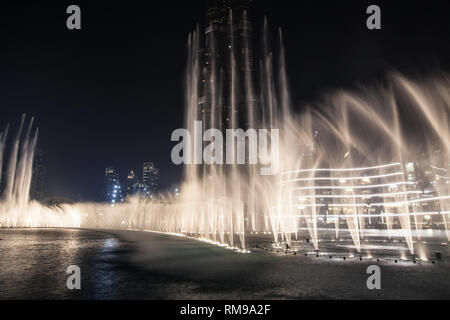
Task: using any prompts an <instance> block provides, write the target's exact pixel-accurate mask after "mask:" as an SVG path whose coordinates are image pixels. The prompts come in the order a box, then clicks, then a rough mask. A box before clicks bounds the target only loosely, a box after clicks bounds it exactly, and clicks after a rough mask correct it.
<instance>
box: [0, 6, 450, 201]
mask: <svg viewBox="0 0 450 320" xmlns="http://www.w3.org/2000/svg"><path fill="white" fill-rule="evenodd" d="M71 4H77V5H79V6H80V7H81V10H82V30H81V31H70V30H68V29H67V28H66V19H67V17H68V15H67V14H66V8H67V7H68V6H69V5H71ZM370 4H378V5H379V6H380V7H381V10H382V30H376V31H370V30H368V29H367V28H366V19H367V15H366V13H365V11H366V8H367V6H368V5H370ZM264 15H266V16H267V17H268V19H269V23H270V25H271V26H272V30H274V31H275V30H276V28H277V27H278V26H280V27H281V28H282V29H283V33H284V38H285V47H286V56H287V64H288V76H289V79H290V86H291V89H292V90H291V91H292V98H293V100H294V101H295V102H296V105H297V106H300V105H301V104H302V103H303V102H306V101H315V100H318V99H320V97H321V96H322V94H323V93H325V92H328V91H329V90H335V89H338V88H354V87H355V86H358V85H359V84H371V83H377V82H379V81H382V80H383V79H384V77H385V76H386V74H387V72H389V71H390V70H398V71H400V72H403V73H405V74H407V75H410V76H413V77H416V78H417V77H418V78H420V77H424V76H427V75H431V74H442V73H444V72H448V71H449V69H450V45H449V42H450V41H449V34H450V26H449V25H450V18H449V17H450V2H449V1H398V0H397V1H361V0H360V1H349V0H346V1H292V0H277V1H270V0H256V1H255V10H254V21H255V24H256V26H255V31H256V35H258V36H259V35H260V34H261V22H262V20H263V16H264ZM204 20H205V2H204V1H203V0H190V1H167V0H166V1H146V2H144V1H131V0H129V1H126V2H122V3H120V5H119V4H116V3H115V2H107V1H71V2H67V1H59V3H58V4H50V3H47V2H45V1H41V3H40V4H36V3H33V4H24V3H22V4H15V5H12V4H3V3H2V4H1V5H0V41H1V50H0V127H1V128H3V127H5V126H6V124H7V123H8V122H9V123H11V124H12V125H15V126H16V125H17V122H18V121H19V118H20V114H22V113H27V114H28V115H29V116H34V117H36V122H37V124H38V126H39V129H40V139H39V148H40V149H42V150H43V152H44V155H45V163H46V166H47V177H46V185H45V193H46V195H47V196H63V197H68V198H71V199H74V200H101V197H102V191H103V178H104V176H103V174H104V169H105V167H107V166H111V165H113V166H116V167H117V168H118V169H119V170H120V172H121V175H122V177H125V175H126V174H127V173H128V171H129V169H135V170H137V172H138V173H139V174H141V171H142V168H141V167H142V163H143V162H144V161H153V162H154V163H155V164H156V165H157V166H158V167H159V168H160V169H161V187H162V188H167V187H169V186H171V185H173V184H175V183H178V182H180V181H181V177H182V168H181V167H176V166H174V165H173V164H172V163H171V160H170V151H171V148H172V147H173V145H174V144H173V143H172V142H171V141H170V135H171V133H172V131H173V130H175V129H177V128H180V127H182V126H183V109H184V72H185V65H186V59H187V48H186V43H187V37H188V34H189V32H190V31H191V30H193V29H194V28H195V25H196V23H200V24H203V23H204ZM256 52H257V48H255V53H256Z"/></svg>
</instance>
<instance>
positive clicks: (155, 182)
mask: <svg viewBox="0 0 450 320" xmlns="http://www.w3.org/2000/svg"><path fill="white" fill-rule="evenodd" d="M142 183H143V184H144V185H145V186H147V187H148V190H149V191H150V193H151V194H152V195H154V194H156V193H157V192H158V187H159V169H158V168H157V167H156V166H155V164H154V163H153V162H144V167H143V170H142Z"/></svg>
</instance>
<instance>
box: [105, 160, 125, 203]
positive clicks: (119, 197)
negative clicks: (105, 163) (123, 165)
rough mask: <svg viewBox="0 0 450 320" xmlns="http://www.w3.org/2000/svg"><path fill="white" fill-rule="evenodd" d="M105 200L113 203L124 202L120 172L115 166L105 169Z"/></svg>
mask: <svg viewBox="0 0 450 320" xmlns="http://www.w3.org/2000/svg"><path fill="white" fill-rule="evenodd" d="M105 186H106V190H105V200H106V201H107V202H108V203H110V204H111V205H115V204H117V203H121V202H123V194H122V186H121V184H120V175H119V172H118V171H117V170H116V169H115V168H114V167H108V168H106V170H105Z"/></svg>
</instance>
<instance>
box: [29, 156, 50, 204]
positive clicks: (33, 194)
mask: <svg viewBox="0 0 450 320" xmlns="http://www.w3.org/2000/svg"><path fill="white" fill-rule="evenodd" d="M46 171H47V167H46V166H45V164H44V154H43V152H42V150H40V149H38V150H37V151H36V154H35V156H34V159H33V176H32V178H31V185H30V199H33V200H37V201H42V199H43V198H44V183H45V174H46Z"/></svg>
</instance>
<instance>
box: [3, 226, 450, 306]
mask: <svg viewBox="0 0 450 320" xmlns="http://www.w3.org/2000/svg"><path fill="white" fill-rule="evenodd" d="M324 232H326V231H325V230H322V231H321V233H320V235H322V233H324ZM0 239H1V240H0V299H318V298H319V299H321V298H324V299H355V298H357V299H361V298H362V299H380V298H381V299H398V298H405V299H409V298H411V299H417V298H419V299H420V298H434V299H448V298H450V291H449V289H448V288H450V277H449V275H448V266H449V263H448V256H449V252H448V247H447V246H443V245H440V244H430V243H428V244H427V245H426V248H433V249H432V251H434V250H436V249H435V248H437V247H435V246H439V248H440V250H441V251H442V254H443V259H442V261H439V262H438V263H436V264H435V265H432V264H431V262H425V261H420V262H418V263H417V264H413V263H412V262H411V261H409V262H408V261H404V262H402V263H399V264H398V265H395V266H393V264H392V263H387V262H386V261H385V259H382V262H381V267H382V274H383V290H381V291H380V292H375V291H376V290H373V291H369V290H367V287H366V280H367V274H366V270H365V268H364V267H363V266H367V265H370V264H374V263H376V262H375V258H376V257H378V252H380V253H381V252H382V255H383V256H386V255H388V254H389V251H392V252H394V251H395V256H396V257H398V256H399V254H400V252H399V250H398V248H395V250H394V248H390V247H389V246H395V247H397V246H398V247H399V248H401V247H403V248H405V249H406V248H407V246H406V244H404V243H402V244H400V243H398V245H397V244H396V245H392V244H389V243H383V242H382V243H380V244H379V245H380V249H378V248H371V250H370V254H373V255H374V258H373V259H372V261H363V262H360V261H359V259H356V258H355V259H350V257H349V259H347V260H346V261H342V260H340V261H338V259H334V258H333V259H332V260H330V259H328V258H326V257H323V256H321V257H320V258H318V259H316V258H311V257H304V255H303V254H298V255H296V256H294V255H293V254H289V255H285V254H284V250H283V252H280V253H276V252H270V251H269V252H266V251H264V252H261V250H260V251H259V252H258V251H256V250H254V251H253V253H252V254H246V255H243V254H238V253H235V252H233V251H230V250H224V249H222V248H219V247H216V246H210V245H208V244H205V243H202V242H198V241H195V240H191V239H181V238H179V237H170V236H167V235H163V234H155V233H147V232H131V231H116V233H115V234H109V233H104V232H99V231H87V230H66V229H27V230H20V229H9V230H5V229H0ZM262 240H264V239H263V238H261V237H255V239H254V241H256V242H258V243H259V244H262V243H261V242H262ZM427 241H428V240H427ZM267 243H268V244H270V243H271V242H270V241H268V242H267ZM297 245H299V246H303V243H298V244H297ZM306 245H307V246H308V248H309V249H308V250H311V245H310V244H305V246H306ZM321 245H322V247H323V248H324V250H327V251H330V252H331V250H336V248H341V249H340V250H343V251H344V252H347V251H348V248H344V247H340V246H336V245H332V244H331V243H327V242H323V243H321ZM339 245H344V246H345V245H347V246H349V247H351V240H349V241H347V242H345V241H344V242H340V243H339ZM430 245H431V246H430ZM385 246H387V248H386V247H385ZM381 247H384V248H383V249H381ZM424 248H425V247H424ZM443 249H445V250H443ZM428 250H430V249H428ZM321 253H322V252H321ZM368 253H369V252H367V254H368ZM339 254H342V252H340V253H339ZM375 255H377V256H375ZM424 256H428V257H430V255H429V253H427V252H425V251H424ZM314 257H315V256H314ZM405 257H406V258H407V256H406V255H405ZM70 265H78V266H79V267H80V268H81V289H82V290H80V291H77V290H75V291H70V290H68V289H67V287H66V281H67V277H68V275H67V274H66V269H67V267H68V266H70Z"/></svg>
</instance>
